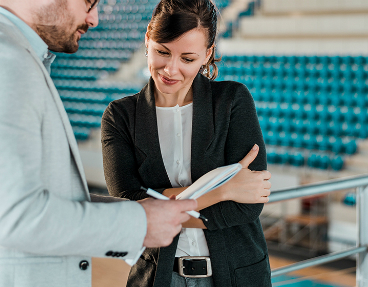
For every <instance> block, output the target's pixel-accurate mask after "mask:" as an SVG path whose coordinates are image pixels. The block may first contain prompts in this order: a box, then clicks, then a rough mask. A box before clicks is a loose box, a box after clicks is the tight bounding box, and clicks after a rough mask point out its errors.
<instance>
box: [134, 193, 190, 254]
mask: <svg viewBox="0 0 368 287" xmlns="http://www.w3.org/2000/svg"><path fill="white" fill-rule="evenodd" d="M139 203H140V204H141V205H142V206H143V208H144V210H145V211H146V216H147V234H146V237H145V238H144V242H143V245H144V246H146V247H163V246H168V245H170V244H171V242H172V240H173V238H174V237H175V236H176V235H177V234H178V233H179V232H180V230H181V228H182V223H183V222H185V221H187V220H189V214H188V213H186V211H190V210H195V209H196V208H197V202H196V201H195V200H167V201H166V200H157V199H151V198H149V199H145V200H142V201H139Z"/></svg>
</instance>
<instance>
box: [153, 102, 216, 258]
mask: <svg viewBox="0 0 368 287" xmlns="http://www.w3.org/2000/svg"><path fill="white" fill-rule="evenodd" d="M156 114H157V127H158V136H159V140H160V148H161V154H162V158H163V161H164V164H165V168H166V172H167V175H168V176H169V179H170V182H171V185H172V187H181V186H189V185H191V184H192V177H191V167H190V165H191V147H192V118H193V103H191V104H188V105H186V106H182V107H179V105H176V106H175V107H156ZM175 256H176V257H180V256H209V251H208V246H207V241H206V238H205V237H204V233H203V230H202V229H200V228H183V229H182V230H181V233H180V237H179V243H178V248H177V249H176V254H175Z"/></svg>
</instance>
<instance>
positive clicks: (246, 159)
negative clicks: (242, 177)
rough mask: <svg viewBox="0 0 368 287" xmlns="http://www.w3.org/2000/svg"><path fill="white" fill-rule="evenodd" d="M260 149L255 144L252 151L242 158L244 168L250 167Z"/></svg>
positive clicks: (241, 162)
mask: <svg viewBox="0 0 368 287" xmlns="http://www.w3.org/2000/svg"><path fill="white" fill-rule="evenodd" d="M258 151H259V146H258V145H257V144H255V145H254V146H253V147H252V149H251V150H250V152H248V154H247V155H246V156H245V157H244V158H243V159H242V160H241V161H239V163H240V164H241V165H242V166H243V168H248V166H249V165H250V164H251V163H252V162H253V161H254V159H255V158H256V157H257V155H258Z"/></svg>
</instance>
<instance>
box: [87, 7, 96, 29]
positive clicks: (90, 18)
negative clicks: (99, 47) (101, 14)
mask: <svg viewBox="0 0 368 287" xmlns="http://www.w3.org/2000/svg"><path fill="white" fill-rule="evenodd" d="M86 23H87V24H88V26H90V27H96V26H97V25H98V9H97V7H95V8H93V9H92V10H91V11H90V12H89V13H88V14H87V18H86Z"/></svg>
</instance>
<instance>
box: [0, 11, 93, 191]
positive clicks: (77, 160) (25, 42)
mask: <svg viewBox="0 0 368 287" xmlns="http://www.w3.org/2000/svg"><path fill="white" fill-rule="evenodd" d="M0 16H1V15H0ZM3 18H4V17H2V21H4V19H3ZM6 21H7V22H8V23H9V24H10V25H11V26H13V27H14V29H13V30H14V34H13V35H14V37H15V38H16V40H17V42H19V43H21V44H22V45H23V47H24V48H25V49H26V50H27V51H28V52H29V53H30V54H31V55H32V57H33V58H34V60H35V61H36V62H37V64H38V65H39V66H40V68H41V70H42V72H43V75H44V77H45V81H46V83H47V85H48V87H49V89H50V92H51V94H52V97H53V99H54V101H55V104H56V106H57V109H58V111H59V115H60V117H61V120H62V122H63V125H64V129H65V133H66V136H67V138H68V142H69V146H70V150H71V153H72V155H73V157H74V160H75V163H76V165H77V168H78V171H79V174H80V177H81V179H82V182H83V186H84V189H85V190H84V191H85V194H86V195H87V197H88V198H89V191H88V186H87V181H86V178H85V174H84V169H83V165H82V160H81V158H80V156H79V150H78V145H77V141H76V140H75V137H74V132H73V129H72V127H71V125H70V121H69V118H68V115H67V114H66V111H65V108H64V105H63V103H62V101H61V99H60V97H59V93H58V91H57V90H56V87H55V85H54V82H53V81H52V79H51V77H50V74H49V73H48V71H47V70H46V68H45V66H44V65H43V63H42V62H41V61H40V59H39V58H38V56H37V55H36V53H35V52H34V50H33V48H32V47H31V45H30V44H29V42H28V40H27V39H26V38H25V37H24V35H23V34H22V33H21V32H20V31H19V30H18V29H17V28H15V26H14V24H13V23H11V22H10V21H9V20H7V19H6Z"/></svg>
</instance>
